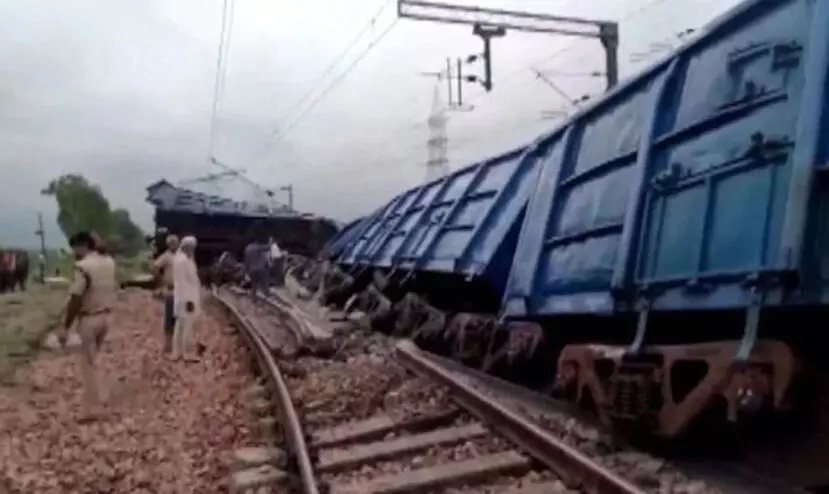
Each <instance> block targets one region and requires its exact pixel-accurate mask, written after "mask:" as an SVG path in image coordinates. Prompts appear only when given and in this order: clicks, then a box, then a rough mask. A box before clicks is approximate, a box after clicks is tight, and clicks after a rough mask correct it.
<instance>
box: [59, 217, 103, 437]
mask: <svg viewBox="0 0 829 494" xmlns="http://www.w3.org/2000/svg"><path fill="white" fill-rule="evenodd" d="M69 245H70V246H71V247H72V251H73V252H74V254H75V259H76V260H77V262H76V263H75V276H74V280H73V282H72V285H71V287H70V289H69V301H68V302H67V305H66V319H65V320H64V325H63V328H62V330H60V331H59V332H58V335H57V337H58V341H59V342H60V344H61V346H65V345H66V337H67V334H68V331H69V328H71V327H72V324H73V323H74V322H75V321H77V328H76V329H77V332H78V336H80V338H81V353H80V365H81V379H82V380H83V386H84V399H83V404H84V412H83V416H82V417H81V420H82V421H86V420H90V419H95V418H96V416H97V415H98V409H99V407H100V405H101V400H100V393H99V389H98V378H97V377H98V376H97V375H96V374H97V373H96V370H95V364H96V360H97V357H98V352H100V350H101V346H102V345H103V343H104V339H105V337H106V333H107V330H108V329H109V313H110V311H111V310H112V307H113V306H114V305H115V296H116V291H117V289H118V286H117V284H116V282H115V264H114V263H113V262H109V261H108V260H106V259H104V258H103V256H101V255H100V254H98V253H97V252H96V251H95V240H94V239H93V238H92V236H91V235H90V234H89V233H88V232H80V233H76V234H75V235H73V236H72V237H71V238H70V239H69Z"/></svg>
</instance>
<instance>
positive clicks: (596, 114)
mask: <svg viewBox="0 0 829 494" xmlns="http://www.w3.org/2000/svg"><path fill="white" fill-rule="evenodd" d="M827 19H829V2H822V1H817V2H816V1H810V0H763V1H761V0H752V1H746V2H744V3H743V4H741V5H739V6H738V7H736V8H734V9H733V10H731V11H730V12H728V13H727V14H725V15H724V16H722V17H721V18H719V19H717V20H716V21H715V22H713V23H712V24H711V25H710V26H709V27H708V28H706V29H704V30H703V31H702V32H701V33H700V34H699V35H698V36H697V38H696V39H695V40H693V41H691V42H690V43H688V44H687V45H686V46H684V47H683V48H681V49H679V50H678V51H676V52H675V53H673V54H671V55H670V56H669V57H666V58H665V59H664V60H663V61H661V62H660V63H658V64H656V65H654V66H653V67H651V68H650V69H649V70H647V71H645V72H644V73H642V74H640V75H639V76H637V77H635V78H633V79H632V80H630V81H629V82H628V83H627V84H623V85H621V86H620V87H618V88H616V89H614V90H613V91H612V92H610V93H608V94H607V95H605V96H604V97H602V98H600V99H598V100H597V101H596V102H595V103H594V104H592V105H590V106H589V107H587V108H585V109H583V110H582V111H580V112H579V113H578V114H577V115H576V116H574V117H573V118H571V119H570V120H569V121H567V122H566V123H565V124H563V125H562V126H560V127H559V128H557V129H556V130H554V131H552V132H550V133H549V134H546V135H543V136H541V137H540V138H538V139H537V140H535V141H534V142H532V143H531V144H529V145H527V146H525V147H522V148H520V149H517V150H514V151H512V152H509V153H506V154H504V155H501V156H497V157H494V158H492V159H489V160H486V161H483V162H480V163H476V164H474V165H472V166H469V167H467V168H463V169H460V170H458V171H455V172H453V173H452V174H450V175H448V176H446V177H443V178H441V179H438V180H436V181H433V182H430V183H427V184H425V185H423V186H420V187H416V188H414V189H411V190H408V191H406V192H404V193H402V194H400V195H398V196H396V197H395V198H393V199H392V200H391V201H390V202H389V203H387V204H386V205H384V206H383V207H381V208H380V209H378V210H377V211H375V212H374V213H372V214H370V215H369V216H367V217H365V218H362V219H360V220H358V221H355V222H354V223H352V224H350V225H348V226H346V228H344V229H343V230H342V231H341V232H340V233H339V234H338V236H337V237H336V238H335V239H334V240H333V241H332V242H331V243H330V244H329V245H328V247H327V248H326V249H325V253H326V257H325V259H324V260H317V261H311V260H309V261H307V262H305V263H304V264H302V265H299V266H294V267H292V268H291V269H290V270H289V271H290V276H289V283H293V282H294V280H295V281H296V283H297V284H298V285H301V287H295V289H296V290H305V291H308V292H310V294H312V295H313V297H314V298H316V299H317V301H319V302H320V303H321V304H323V305H329V306H334V307H337V308H339V309H342V310H345V311H347V312H362V313H364V314H365V320H366V323H367V324H370V325H371V327H372V328H374V329H377V330H381V331H384V332H389V333H393V334H396V335H400V336H410V337H413V338H415V339H416V340H418V341H419V342H420V343H421V344H422V346H423V347H425V348H428V349H430V350H434V351H440V352H443V353H445V354H450V355H452V356H454V357H455V358H457V359H460V360H462V361H464V362H465V363H466V364H468V365H474V366H478V367H481V368H484V369H486V370H488V371H491V372H494V373H498V374H505V375H507V374H509V373H511V372H512V373H513V374H516V373H517V374H520V375H521V378H522V379H524V380H532V381H534V385H535V386H539V387H546V388H547V389H549V390H550V391H551V392H555V393H557V394H558V395H560V396H564V397H567V398H568V399H571V400H573V401H576V402H577V403H579V404H581V405H584V406H585V407H588V408H591V409H592V410H593V411H594V412H595V413H596V414H597V415H598V416H599V417H600V419H601V420H602V421H603V422H604V423H605V424H608V425H612V426H615V427H617V428H620V429H625V430H631V429H633V430H640V431H642V430H643V431H646V432H648V433H650V434H653V435H656V436H662V437H668V438H675V437H679V436H683V435H687V434H688V432H689V431H691V430H693V428H694V427H696V426H697V425H698V424H699V423H700V422H702V421H704V422H706V423H709V422H712V423H719V422H722V423H724V424H726V425H728V424H731V425H735V426H739V427H737V428H739V429H741V430H742V429H743V428H747V427H748V426H753V425H755V424H757V423H758V421H759V423H760V424H762V423H764V422H763V421H764V420H766V419H768V418H771V419H774V420H776V419H777V418H779V417H784V418H785V417H796V418H797V420H794V419H793V420H787V421H785V423H786V424H787V426H791V425H800V426H802V427H806V428H808V427H812V428H813V427H816V426H817V425H815V424H818V425H819V424H822V423H824V422H825V420H822V419H819V418H815V417H816V416H823V415H824V414H822V413H820V412H821V410H822V408H821V407H820V403H822V401H823V400H820V399H819V397H820V396H821V395H822V387H821V386H820V384H821V383H823V382H826V380H825V379H823V376H825V375H826V369H825V365H824V362H826V361H827V359H826V346H825V345H824V344H823V342H824V339H825V338H824V337H823V331H824V328H825V324H823V323H824V322H825V321H827V320H828V318H827V311H826V300H827V299H829V291H827V287H829V283H827V281H829V275H827V273H829V269H827V266H829V265H827V259H829V257H827V256H826V255H825V252H826V251H827V248H828V247H829V245H827V242H828V241H827V239H829V237H827V235H826V231H827V230H826V225H827V218H829V214H827V213H829V200H827V198H829V181H827V178H826V175H825V173H826V172H825V164H826V163H827V152H829V147H827V146H825V144H824V143H823V141H825V137H824V136H825V135H827V132H829V129H827V116H829V98H828V97H827V88H829V85H828V84H829V81H827V71H829V29H827V22H829V21H827ZM516 369H518V372H516ZM801 418H808V420H800V419H801ZM795 422H796V423H797V424H795ZM806 424H808V425H806ZM778 425H779V424H778ZM812 435H816V434H812ZM817 436H819V434H817ZM814 466H815V467H819V465H814ZM824 466H825V465H824ZM803 471H804V472H805V473H803V474H802V475H800V478H799V480H800V481H802V484H801V485H815V484H816V483H822V480H823V481H825V479H820V478H819V477H820V475H821V473H820V472H821V471H825V468H823V469H821V468H808V467H804V468H803Z"/></svg>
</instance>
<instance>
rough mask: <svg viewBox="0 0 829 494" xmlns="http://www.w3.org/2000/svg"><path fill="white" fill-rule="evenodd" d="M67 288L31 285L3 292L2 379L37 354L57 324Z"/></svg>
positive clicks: (0, 314)
mask: <svg viewBox="0 0 829 494" xmlns="http://www.w3.org/2000/svg"><path fill="white" fill-rule="evenodd" d="M65 300H66V290H65V289H64V290H62V289H54V288H48V287H44V286H41V285H31V287H30V288H29V290H28V292H26V293H19V292H16V293H11V294H5V295H0V383H6V384H8V383H9V380H10V379H11V378H12V376H13V375H14V371H15V369H16V368H17V367H18V366H19V365H21V364H23V363H25V362H27V361H28V360H29V359H30V358H32V357H33V356H34V354H35V353H36V351H37V349H38V348H39V346H40V342H41V341H42V340H43V338H44V337H45V336H46V334H47V333H49V331H51V330H52V328H53V327H54V326H55V324H57V322H58V317H59V315H60V310H61V308H62V306H63V302H64V301H65Z"/></svg>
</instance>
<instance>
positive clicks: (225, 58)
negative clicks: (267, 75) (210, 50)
mask: <svg viewBox="0 0 829 494" xmlns="http://www.w3.org/2000/svg"><path fill="white" fill-rule="evenodd" d="M229 1H230V7H229V8H228V14H227V35H226V36H225V42H224V53H223V54H222V80H221V86H220V88H219V106H221V100H222V98H223V97H224V94H225V83H226V81H227V70H228V67H229V66H230V46H231V43H232V40H233V18H234V15H235V13H236V0H229Z"/></svg>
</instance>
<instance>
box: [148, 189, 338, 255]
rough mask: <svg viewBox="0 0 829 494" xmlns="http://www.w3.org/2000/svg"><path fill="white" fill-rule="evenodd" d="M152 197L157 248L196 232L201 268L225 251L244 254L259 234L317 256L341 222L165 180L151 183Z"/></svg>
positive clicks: (294, 251)
mask: <svg viewBox="0 0 829 494" xmlns="http://www.w3.org/2000/svg"><path fill="white" fill-rule="evenodd" d="M147 202H149V203H150V204H152V205H153V206H155V224H156V235H155V238H154V241H155V243H156V249H157V250H163V248H164V237H165V236H166V234H167V233H173V234H177V235H194V236H195V237H196V238H197V239H198V242H199V246H198V249H197V250H196V261H197V264H198V266H199V268H200V269H206V268H208V267H210V266H212V265H214V264H215V263H216V261H217V259H218V258H219V257H220V256H221V255H222V254H224V253H229V254H230V255H232V256H234V257H235V258H236V259H241V257H242V254H243V252H244V248H245V246H246V245H247V244H248V242H250V241H251V240H253V238H254V237H255V236H257V237H260V238H262V239H267V237H272V238H273V239H274V240H275V241H276V242H277V243H278V244H279V246H280V247H281V248H282V249H284V250H285V251H287V252H289V253H291V254H297V255H300V256H306V257H312V256H316V255H317V254H319V253H320V251H321V249H322V248H323V246H325V244H326V243H328V242H329V241H330V240H331V239H332V238H333V237H334V236H335V235H336V234H337V232H338V227H337V225H336V223H335V222H334V221H332V220H330V219H327V218H322V217H319V216H314V215H309V214H300V213H297V212H295V211H291V210H287V209H284V210H279V211H272V210H269V209H268V208H267V207H265V206H264V205H259V204H251V203H247V202H238V201H233V200H230V199H226V198H222V197H216V196H211V195H207V194H202V193H198V192H193V191H190V190H186V189H182V188H179V187H175V186H173V185H172V184H170V183H169V182H167V181H166V180H161V181H159V182H156V183H154V184H152V185H151V186H149V187H148V188H147Z"/></svg>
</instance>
